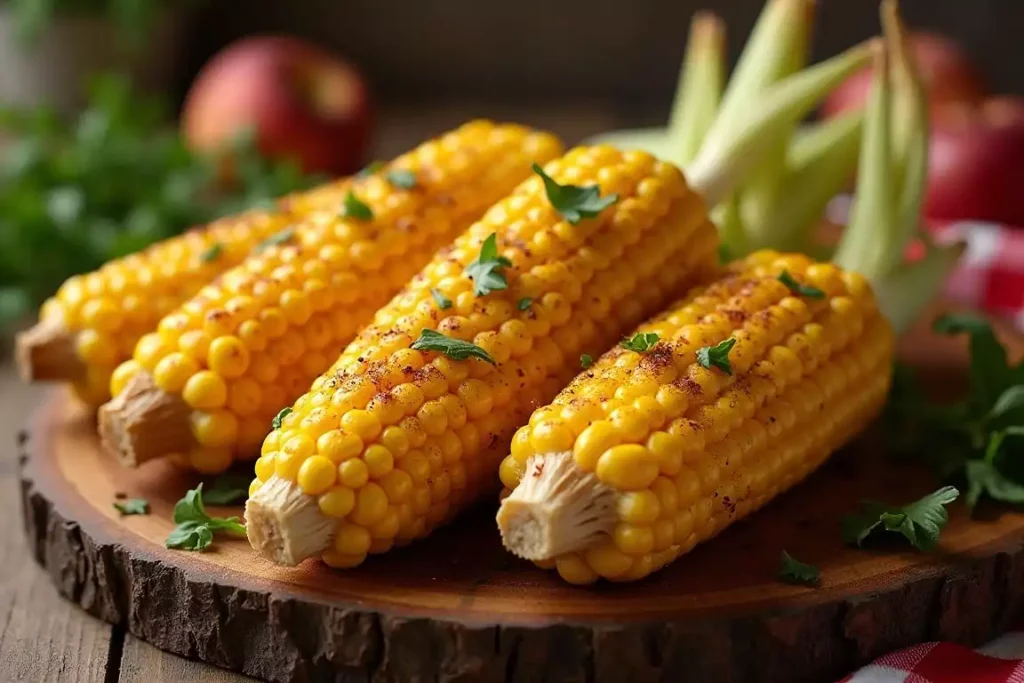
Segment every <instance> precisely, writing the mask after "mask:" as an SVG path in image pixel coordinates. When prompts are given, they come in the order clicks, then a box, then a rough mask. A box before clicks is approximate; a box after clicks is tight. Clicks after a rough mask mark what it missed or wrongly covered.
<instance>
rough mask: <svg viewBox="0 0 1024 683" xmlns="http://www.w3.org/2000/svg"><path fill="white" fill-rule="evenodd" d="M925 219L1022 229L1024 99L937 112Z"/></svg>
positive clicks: (993, 100)
mask: <svg viewBox="0 0 1024 683" xmlns="http://www.w3.org/2000/svg"><path fill="white" fill-rule="evenodd" d="M925 215H926V216H928V217H930V218H933V219H938V220H943V221H948V220H983V221H994V222H998V223H1006V224H1008V225H1013V226H1024V99H1022V98H1014V97H999V98H993V99H991V100H988V101H986V102H985V103H984V104H982V105H981V106H979V107H972V106H969V105H964V104H959V105H946V106H944V107H942V108H940V109H938V110H936V112H935V115H934V116H933V121H932V135H931V147H930V156H929V168H928V192H927V198H926V201H925Z"/></svg>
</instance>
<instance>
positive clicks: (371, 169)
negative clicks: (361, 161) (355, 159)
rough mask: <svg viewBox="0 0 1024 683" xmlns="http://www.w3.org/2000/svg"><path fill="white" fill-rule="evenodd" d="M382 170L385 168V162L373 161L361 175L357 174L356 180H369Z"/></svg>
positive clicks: (364, 168)
mask: <svg viewBox="0 0 1024 683" xmlns="http://www.w3.org/2000/svg"><path fill="white" fill-rule="evenodd" d="M382 168H384V162H383V161H371V162H370V163H368V164H367V165H366V166H364V167H363V169H362V170H361V171H359V173H356V178H369V177H370V176H372V175H373V174H374V173H376V172H377V171H379V170H380V169H382Z"/></svg>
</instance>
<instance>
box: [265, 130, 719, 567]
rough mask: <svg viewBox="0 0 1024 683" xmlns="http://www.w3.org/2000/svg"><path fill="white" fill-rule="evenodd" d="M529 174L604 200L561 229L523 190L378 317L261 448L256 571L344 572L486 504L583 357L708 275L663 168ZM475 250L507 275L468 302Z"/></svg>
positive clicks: (710, 241) (688, 210)
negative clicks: (537, 412)
mask: <svg viewBox="0 0 1024 683" xmlns="http://www.w3.org/2000/svg"><path fill="white" fill-rule="evenodd" d="M545 170H546V172H547V173H548V174H550V175H552V176H553V177H554V179H555V180H556V181H558V182H559V183H563V184H564V183H572V184H576V185H590V184H595V183H596V184H598V185H599V186H600V190H601V194H602V196H605V195H607V194H609V193H613V192H614V193H617V194H618V195H619V201H618V202H617V203H616V204H614V205H613V206H611V207H609V208H607V209H605V210H604V211H602V212H601V213H600V215H598V216H597V217H595V218H592V219H586V220H583V221H582V222H580V223H579V224H577V225H571V224H569V223H568V222H566V221H565V220H562V218H561V216H559V215H558V214H557V213H556V212H555V211H554V209H553V208H552V207H551V205H550V203H549V202H548V199H547V197H546V195H545V192H544V188H543V184H542V182H541V179H540V178H539V177H532V178H530V179H529V180H527V181H526V182H524V183H523V184H522V185H521V186H520V187H519V188H518V189H517V190H516V191H515V192H514V193H513V194H512V195H511V196H509V197H507V198H506V199H504V200H502V201H501V202H499V203H498V204H497V205H495V206H494V207H493V208H492V209H491V210H490V211H488V212H487V213H486V215H485V216H484V217H483V219H482V220H481V221H479V222H478V223H476V224H475V225H473V226H472V227H471V228H470V229H469V230H468V232H467V233H466V234H465V235H463V236H462V237H460V238H459V239H458V240H456V241H455V243H454V244H453V245H452V246H451V247H450V248H447V249H445V250H442V251H441V252H440V253H439V254H438V255H437V256H436V257H435V258H434V260H433V261H432V262H431V263H430V264H429V265H427V267H426V268H424V269H423V271H422V272H421V273H420V274H419V275H418V276H416V277H415V278H413V280H412V282H411V283H410V284H409V285H408V286H407V287H406V288H405V290H404V291H402V292H401V293H399V294H398V295H397V296H396V297H395V298H394V299H393V300H392V301H391V302H390V303H389V304H388V305H387V306H385V307H384V308H382V309H381V310H380V311H378V312H377V314H376V316H375V318H374V322H373V324H372V325H370V326H369V327H367V328H366V329H365V330H364V331H363V332H362V333H361V334H360V335H359V336H358V337H357V338H356V339H355V341H353V342H352V344H350V345H349V346H348V348H347V349H345V351H344V352H343V353H342V354H341V356H340V357H339V358H338V360H337V362H336V363H335V364H334V366H333V367H332V368H331V369H330V370H329V371H328V372H327V373H325V374H324V375H322V376H321V377H320V378H318V379H317V380H316V381H315V382H314V383H313V386H312V389H311V390H310V391H309V392H308V393H306V394H305V395H304V396H302V397H301V398H299V399H298V400H297V401H296V402H295V404H294V405H293V411H292V412H291V414H289V415H288V416H287V417H285V418H284V420H283V423H282V427H281V429H280V430H277V431H274V432H272V433H271V434H270V435H269V436H268V437H267V438H266V440H265V441H264V443H263V455H262V456H261V457H260V458H259V460H257V462H256V467H255V469H256V477H257V479H256V481H254V482H253V486H252V488H251V490H250V496H251V497H250V499H249V502H248V504H247V507H246V519H247V521H248V523H247V529H248V534H249V540H250V542H251V543H252V545H253V547H254V548H256V549H257V550H259V551H260V552H261V553H262V554H263V555H265V556H267V557H269V558H270V559H272V560H274V561H275V562H278V563H281V564H289V565H290V564H296V563H298V562H301V561H302V560H303V559H305V558H307V557H311V556H315V555H320V556H321V557H322V559H323V560H324V561H325V562H326V563H327V564H329V565H331V566H333V567H352V566H355V565H358V564H360V563H362V562H363V561H364V559H365V558H366V556H367V555H368V554H371V553H382V552H386V551H387V550H389V549H390V548H391V547H392V546H394V545H402V544H405V543H408V542H410V541H412V540H414V539H417V538H421V537H424V536H426V535H428V534H429V533H430V532H431V531H432V530H434V529H435V528H437V527H438V526H440V525H441V524H443V523H445V522H446V521H448V520H449V519H451V518H452V517H453V516H455V515H456V514H457V513H458V512H459V511H461V510H462V509H464V508H465V507H466V506H467V505H469V504H470V503H472V502H473V501H475V500H477V499H479V498H480V497H481V496H485V495H487V494H489V493H493V492H494V491H496V489H497V483H498V482H497V476H496V475H497V469H498V465H499V463H500V462H501V458H502V456H503V455H504V454H505V453H507V448H508V444H509V439H510V438H511V436H512V434H513V432H514V431H515V429H516V428H518V427H519V426H520V425H521V424H523V422H524V421H525V420H526V418H527V417H528V416H529V414H530V411H531V410H533V409H534V408H535V407H536V406H538V405H540V404H542V403H544V402H545V401H548V400H550V399H551V398H553V397H554V396H555V394H556V393H557V392H558V390H559V389H560V388H561V387H562V386H564V384H565V383H566V382H567V381H568V380H569V379H570V378H571V377H572V375H573V374H575V372H576V370H577V368H578V365H577V364H578V362H579V360H578V359H579V356H580V353H581V352H583V351H591V352H596V351H597V350H600V349H603V348H607V347H608V346H610V345H611V344H613V343H615V341H616V340H617V339H618V338H619V337H620V336H621V335H622V333H623V332H625V331H626V330H628V329H630V328H631V327H632V326H633V325H635V324H637V323H638V322H640V321H641V320H642V319H643V318H644V317H646V316H648V315H650V314H652V313H653V312H655V311H657V310H659V309H660V308H662V307H663V306H664V305H665V304H666V303H667V302H668V301H670V297H671V296H672V293H673V292H678V291H679V290H680V288H681V287H682V286H683V285H684V283H688V282H692V281H694V280H695V279H697V278H701V277H707V276H708V274H709V273H711V272H713V270H714V269H715V267H716V266H715V263H716V247H717V235H716V233H715V229H714V226H713V225H712V224H711V223H710V222H709V220H708V218H707V214H706V209H705V207H704V204H703V201H702V200H701V199H700V197H698V196H697V195H696V194H694V193H693V192H692V191H691V190H690V189H689V188H688V187H687V185H686V182H685V180H684V178H683V176H682V174H681V173H680V172H679V170H678V169H676V168H675V167H673V166H671V165H669V164H665V163H661V162H658V161H656V160H655V159H654V158H652V157H651V156H649V155H647V154H644V153H640V152H628V153H622V152H619V151H617V150H615V149H613V148H610V147H593V148H578V149H575V150H573V151H571V152H570V153H569V154H568V155H566V156H565V157H564V158H562V159H560V160H557V161H554V162H552V163H549V164H548V165H547V167H546V168H545ZM491 234H495V235H496V237H497V244H498V248H499V251H500V253H501V254H502V255H503V256H505V257H506V258H508V259H509V261H510V262H511V264H512V265H511V266H510V267H508V268H507V269H506V270H505V275H506V277H507V279H508V288H507V289H505V290H500V291H495V292H492V293H490V294H488V295H486V296H481V297H477V296H474V294H473V283H472V282H471V280H470V279H469V278H467V277H466V276H465V269H466V266H467V265H468V264H469V263H470V262H471V261H473V260H474V259H475V258H476V257H477V256H478V254H479V253H480V249H481V246H482V245H483V243H484V241H485V240H486V239H487V238H488V237H489V236H490V235H491ZM432 289H436V290H438V291H439V292H440V293H441V294H442V295H443V296H444V297H445V298H447V299H449V300H450V301H451V302H452V306H451V307H450V308H448V309H445V310H441V309H440V308H439V306H438V304H437V303H436V301H435V300H434V298H433V296H432V294H431V290H432ZM525 298H529V299H531V300H532V304H531V305H530V306H529V307H528V308H526V309H525V310H521V309H520V306H519V305H518V304H519V302H520V301H522V300H523V299H525ZM424 329H430V330H436V331H439V332H441V333H443V334H445V335H448V336H451V337H457V338H459V339H462V340H466V341H472V342H473V343H474V344H476V345H478V346H479V347H481V348H483V349H484V350H485V351H486V352H487V353H488V354H490V356H491V357H493V358H494V360H495V361H496V365H490V364H488V363H486V362H484V361H482V360H478V359H470V360H463V361H455V360H452V359H450V358H448V357H446V356H442V355H439V354H437V353H433V352H421V351H416V350H413V349H411V348H410V347H411V345H412V343H413V341H414V340H416V339H417V338H418V336H419V335H420V333H421V332H422V331H423V330H424Z"/></svg>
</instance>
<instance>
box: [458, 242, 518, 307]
mask: <svg viewBox="0 0 1024 683" xmlns="http://www.w3.org/2000/svg"><path fill="white" fill-rule="evenodd" d="M511 265H512V262H511V261H509V260H508V259H507V258H505V257H504V256H499V255H498V236H497V235H496V234H495V233H493V232H492V233H491V234H490V235H488V236H487V239H485V240H484V243H483V244H482V245H481V246H480V255H479V256H477V257H476V260H474V261H473V262H472V263H470V264H469V265H468V266H466V276H467V277H469V279H471V280H472V281H473V294H474V295H475V296H486V295H488V294H490V293H491V292H497V291H499V290H502V289H506V288H507V287H508V280H507V279H505V273H504V272H503V271H504V270H505V268H508V267H509V266H511Z"/></svg>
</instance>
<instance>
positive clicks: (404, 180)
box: [385, 168, 416, 190]
mask: <svg viewBox="0 0 1024 683" xmlns="http://www.w3.org/2000/svg"><path fill="white" fill-rule="evenodd" d="M385 177H386V178H387V179H388V182H389V183H391V185H392V186H394V187H397V188H398V189H400V190H411V189H413V188H414V187H416V174H415V173H413V172H412V171H409V170H406V169H404V168H396V169H395V170H394V171H389V172H388V174H387V175H386V176H385Z"/></svg>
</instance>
